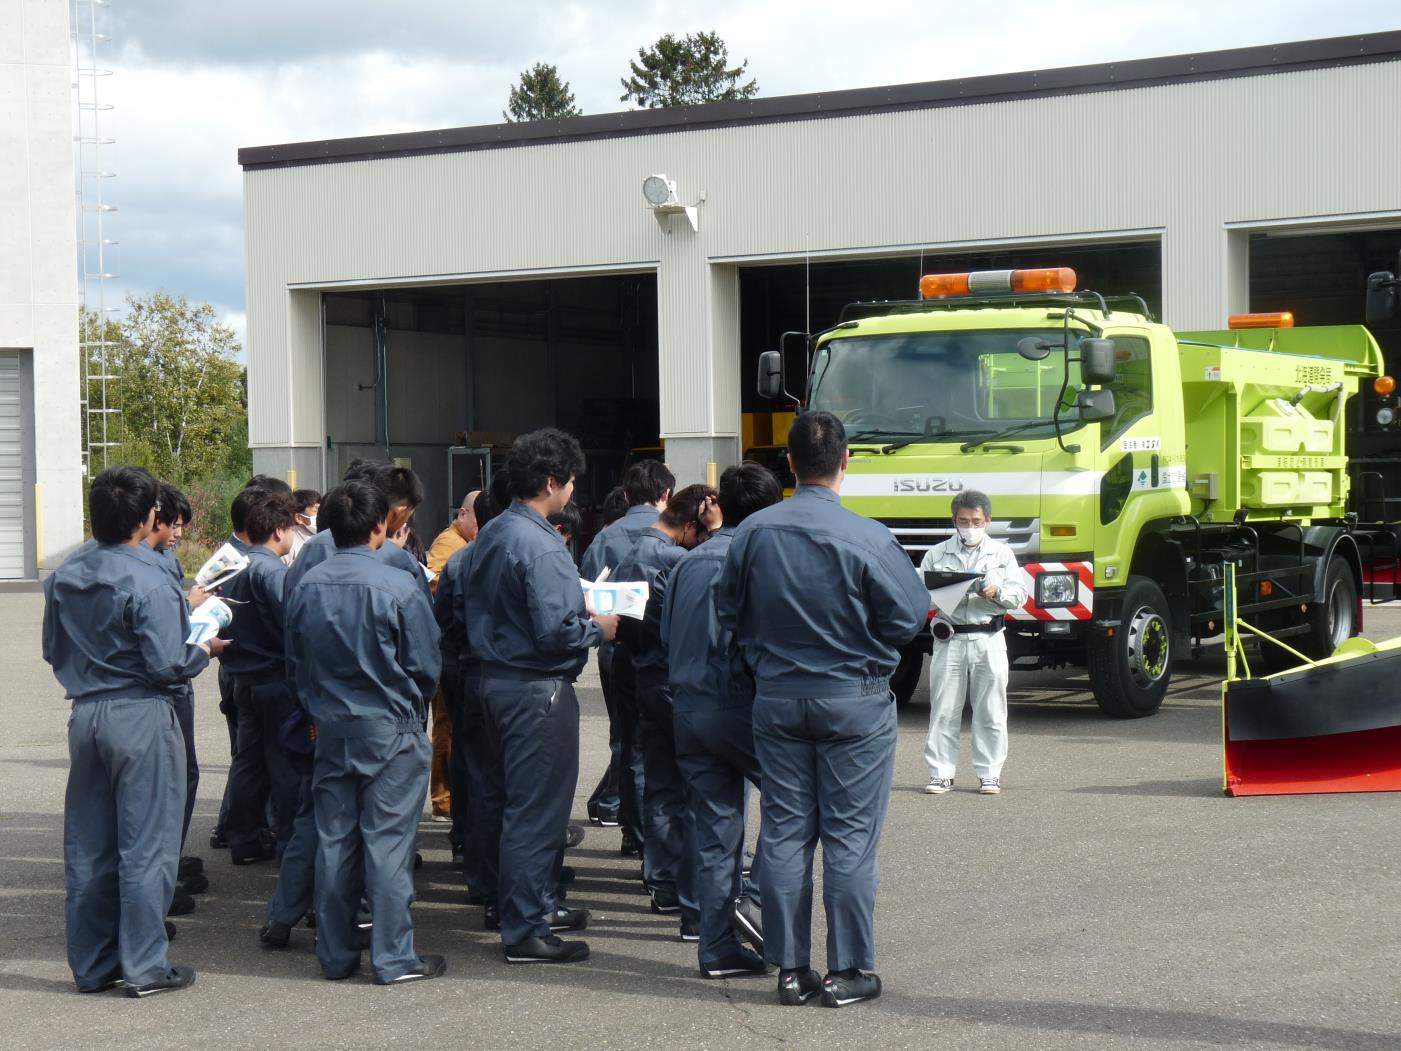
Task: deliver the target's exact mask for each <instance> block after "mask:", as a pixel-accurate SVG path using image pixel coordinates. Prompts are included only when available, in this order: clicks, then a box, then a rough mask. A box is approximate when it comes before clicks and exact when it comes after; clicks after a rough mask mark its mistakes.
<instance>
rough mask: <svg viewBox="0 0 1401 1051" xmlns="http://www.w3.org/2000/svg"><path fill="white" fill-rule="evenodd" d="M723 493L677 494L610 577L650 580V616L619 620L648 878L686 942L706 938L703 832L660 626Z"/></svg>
mask: <svg viewBox="0 0 1401 1051" xmlns="http://www.w3.org/2000/svg"><path fill="white" fill-rule="evenodd" d="M714 497H715V492H714V490H712V489H708V488H706V487H705V486H703V485H691V486H687V487H686V488H685V489H682V490H680V491H679V492H677V493H675V494H674V495H673V496H672V497H671V499H670V500H668V501H667V505H666V507H665V508H664V509H663V510H662V512H661V514H660V515H659V516H658V518H657V521H656V522H655V523H653V524H652V525H650V526H648V527H647V528H646V529H644V530H642V532H641V533H640V534H639V535H638V538H637V541H636V543H634V544H633V546H632V550H630V551H629V552H628V553H627V554H626V555H624V556H623V558H622V561H621V562H619V563H618V568H617V572H615V573H614V574H613V577H612V578H610V579H614V580H618V581H624V582H627V581H643V582H645V583H646V584H647V585H648V589H649V598H648V602H647V617H646V619H645V620H643V621H640V622H639V621H636V620H628V621H627V623H625V624H620V625H619V631H618V641H619V645H618V647H617V648H618V650H619V651H620V652H626V653H627V655H628V657H629V658H630V659H631V662H632V666H633V670H634V673H635V675H636V681H637V710H638V728H639V730H640V737H641V740H642V755H643V769H644V777H643V795H642V818H643V824H642V830H643V834H644V840H643V842H644V844H645V849H644V851H643V855H642V860H643V876H644V879H645V880H646V882H647V887H648V890H649V891H650V892H651V895H652V911H653V912H656V913H674V912H680V913H681V940H682V941H696V940H698V939H699V937H700V911H699V909H698V908H697V906H696V898H695V888H694V876H695V834H694V833H695V830H694V828H693V826H692V825H691V821H690V815H689V811H688V807H687V801H686V795H687V786H686V782H685V778H684V777H683V776H682V773H681V770H680V768H679V767H678V766H677V765H676V736H675V733H674V731H673V728H672V697H671V686H670V683H669V682H668V681H667V659H666V651H665V649H663V647H662V641H661V635H660V631H659V627H660V623H661V596H662V589H663V587H664V583H665V581H666V577H667V574H668V573H669V572H670V571H671V568H672V567H673V566H675V565H676V564H677V562H679V561H680V559H681V556H683V555H684V554H685V553H686V552H687V551H688V550H690V549H692V548H694V547H695V546H696V545H697V544H698V543H700V542H701V541H702V540H704V539H705V537H706V536H707V535H708V531H709V528H710V526H711V525H715V526H719V524H720V508H719V505H717V504H716V503H715V501H714Z"/></svg>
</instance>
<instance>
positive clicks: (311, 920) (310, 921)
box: [306, 912, 316, 931]
mask: <svg viewBox="0 0 1401 1051" xmlns="http://www.w3.org/2000/svg"><path fill="white" fill-rule="evenodd" d="M306 926H307V930H309V931H314V930H316V913H314V912H308V913H307V914H306Z"/></svg>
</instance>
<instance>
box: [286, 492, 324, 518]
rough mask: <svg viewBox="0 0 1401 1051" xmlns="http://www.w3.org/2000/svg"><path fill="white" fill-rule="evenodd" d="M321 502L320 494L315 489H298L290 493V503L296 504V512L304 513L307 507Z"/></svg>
mask: <svg viewBox="0 0 1401 1051" xmlns="http://www.w3.org/2000/svg"><path fill="white" fill-rule="evenodd" d="M320 502H321V494H320V493H318V492H317V491H316V490H315V489H298V490H296V491H295V492H294V493H293V494H292V503H293V504H294V505H296V508H297V514H299V515H304V514H306V509H307V508H308V507H315V506H316V505H317V504H319V503H320Z"/></svg>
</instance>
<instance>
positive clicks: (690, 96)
mask: <svg viewBox="0 0 1401 1051" xmlns="http://www.w3.org/2000/svg"><path fill="white" fill-rule="evenodd" d="M729 57H730V55H729V48H728V47H726V46H725V42H724V41H723V40H721V39H720V37H719V35H718V34H716V33H713V32H712V33H693V34H690V35H688V36H684V37H682V38H680V39H679V40H678V39H677V38H676V37H674V36H672V35H671V34H670V33H668V34H666V36H664V37H662V38H661V39H660V40H658V41H657V42H656V43H655V44H653V45H652V46H651V47H649V48H638V49H637V59H638V61H634V62H631V63H629V65H630V66H631V67H632V75H631V76H629V77H627V78H625V79H623V80H622V81H621V83H622V85H623V94H622V96H621V97H620V99H619V101H621V102H629V101H632V102H636V103H637V105H639V106H641V107H643V108H645V109H656V108H658V107H662V106H692V105H696V104H698V103H702V102H718V101H720V100H722V99H748V98H753V97H754V96H755V95H757V94H758V93H759V85H758V84H756V83H755V82H754V80H753V78H750V79H749V80H748V81H745V82H743V83H741V82H740V78H741V77H742V76H744V72H745V70H746V69H747V68H748V67H749V60H748V59H745V60H744V61H743V62H741V63H740V64H739V65H738V66H730V65H728V62H729Z"/></svg>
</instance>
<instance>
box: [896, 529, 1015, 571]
mask: <svg viewBox="0 0 1401 1051" xmlns="http://www.w3.org/2000/svg"><path fill="white" fill-rule="evenodd" d="M876 521H878V522H880V524H881V525H883V526H885V527H886V528H887V529H889V530H890V531H891V532H892V533H894V534H895V540H896V542H897V543H898V544H899V545H900V546H901V547H903V548H904V549H905V553H906V554H908V555H909V556H910V561H911V562H913V563H914V564H915V565H916V566H918V565H919V564H920V562H922V561H923V560H924V553H925V552H926V551H928V550H929V549H930V548H931V547H934V546H935V545H936V544H941V543H943V542H944V541H945V540H947V539H949V537H951V536H953V535H954V528H953V519H952V518H878V519H876ZM988 536H990V537H992V538H993V539H995V540H1001V541H1002V542H1003V543H1004V544H1006V545H1007V546H1008V547H1010V548H1011V549H1012V553H1013V554H1014V555H1016V556H1017V561H1018V562H1025V561H1026V560H1027V558H1028V557H1030V556H1033V555H1036V554H1038V553H1039V552H1040V550H1041V519H1039V518H994V519H993V520H992V522H991V523H990V524H989V525H988Z"/></svg>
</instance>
